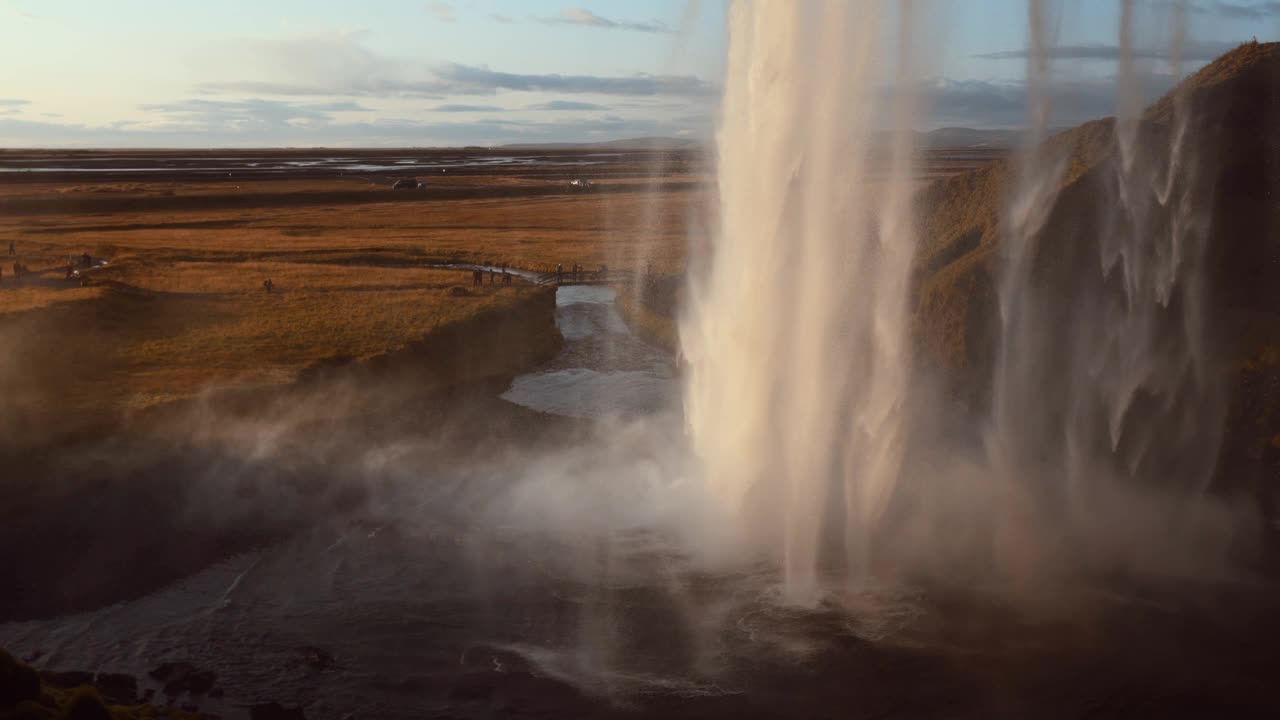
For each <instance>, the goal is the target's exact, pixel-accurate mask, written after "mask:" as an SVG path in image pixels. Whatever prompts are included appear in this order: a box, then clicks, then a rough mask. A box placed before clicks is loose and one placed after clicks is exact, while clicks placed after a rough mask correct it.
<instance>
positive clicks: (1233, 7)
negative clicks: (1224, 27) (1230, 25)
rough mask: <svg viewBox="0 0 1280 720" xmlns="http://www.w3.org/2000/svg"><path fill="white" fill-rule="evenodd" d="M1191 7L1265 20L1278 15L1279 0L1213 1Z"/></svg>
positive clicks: (1211, 12) (1226, 14)
mask: <svg viewBox="0 0 1280 720" xmlns="http://www.w3.org/2000/svg"><path fill="white" fill-rule="evenodd" d="M1192 9H1193V10H1194V11H1195V12H1197V13H1201V14H1211V15H1219V16H1221V17H1225V18H1231V19H1234V20H1266V19H1268V18H1271V17H1275V16H1277V15H1280V2H1224V1H1223V0H1215V2H1211V3H1206V4H1204V5H1195V6H1193V7H1192Z"/></svg>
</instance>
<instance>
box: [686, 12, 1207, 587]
mask: <svg viewBox="0 0 1280 720" xmlns="http://www.w3.org/2000/svg"><path fill="white" fill-rule="evenodd" d="M1027 7H1028V18H1029V23H1028V49H1027V53H1026V54H1027V69H1026V73H1027V76H1026V87H1027V95H1028V126H1027V127H1028V132H1027V133H1025V136H1024V142H1023V147H1022V148H1021V149H1020V150H1019V151H1018V152H1016V153H1015V154H1014V156H1013V158H1012V159H1011V160H1010V161H1009V164H1008V168H1007V170H1006V173H1007V175H1006V177H1008V178H1009V180H1008V181H1007V182H1006V183H1005V185H1004V199H1003V202H1002V205H1001V208H1000V220H999V225H1000V227H999V242H1000V246H999V248H998V252H999V260H1000V262H999V265H998V270H997V275H998V277H996V278H995V280H994V284H995V287H996V297H997V300H996V305H997V307H996V308H994V309H993V310H992V312H993V314H996V315H997V317H995V318H994V320H993V324H994V325H995V326H996V334H997V335H998V338H997V339H996V340H995V347H994V349H993V356H994V357H993V367H992V369H991V370H990V372H992V373H993V375H994V377H993V378H992V382H991V387H992V393H991V396H990V405H989V408H988V409H987V410H978V411H976V412H977V414H978V416H977V417H973V418H971V419H970V420H971V422H973V423H974V424H975V425H978V426H982V427H985V428H986V430H985V432H984V433H983V435H984V437H983V442H982V445H983V446H984V447H983V449H982V450H981V451H980V452H979V454H980V455H981V459H980V460H979V461H978V464H980V465H981V469H980V470H979V471H978V472H976V473H967V474H966V473H959V472H954V473H953V472H952V471H951V469H945V468H946V465H945V463H944V464H943V465H942V467H944V470H943V471H942V472H941V473H940V474H941V475H943V476H944V477H945V481H946V482H948V483H950V484H951V487H949V488H947V492H948V493H950V494H951V495H950V496H951V497H963V496H965V495H967V496H968V497H967V498H965V499H964V502H966V503H968V505H969V507H967V508H966V511H967V512H969V513H970V515H972V516H976V517H978V518H979V519H978V520H977V521H973V519H972V518H970V520H971V521H972V522H973V524H975V525H978V526H980V528H981V529H980V532H983V533H987V534H988V535H989V537H988V538H987V539H986V540H985V541H983V542H984V543H985V550H982V552H984V553H990V554H991V558H988V561H990V560H996V561H997V562H999V561H1001V560H1002V559H1003V558H1000V557H999V556H1000V555H1001V554H1002V553H1005V554H1008V553H1012V554H1015V555H1016V554H1023V555H1024V557H1022V558H1020V560H1022V561H1026V560H1028V559H1030V561H1031V562H1033V563H1036V562H1040V561H1041V560H1043V559H1045V558H1046V557H1047V555H1045V554H1044V553H1043V552H1041V551H1042V550H1047V551H1049V552H1060V551H1063V549H1064V547H1065V548H1067V550H1066V552H1071V553H1075V552H1077V551H1078V550H1079V549H1081V548H1085V547H1086V546H1087V545H1089V544H1094V545H1106V546H1107V549H1108V550H1114V549H1115V547H1116V546H1124V545H1126V544H1135V543H1136V544H1137V545H1143V546H1145V544H1144V543H1145V541H1146V540H1149V539H1150V538H1151V537H1154V536H1157V535H1160V534H1162V533H1163V534H1166V535H1167V534H1168V533H1169V532H1170V530H1172V529H1173V528H1174V527H1175V525H1174V524H1172V523H1173V522H1174V519H1175V518H1176V517H1178V515H1177V513H1174V512H1170V511H1169V507H1170V506H1169V505H1168V504H1166V505H1160V506H1159V507H1157V506H1156V505H1153V504H1151V503H1150V502H1148V501H1147V499H1146V498H1145V497H1144V498H1143V499H1142V500H1141V501H1135V500H1134V499H1133V496H1132V493H1133V492H1134V489H1135V488H1141V487H1144V486H1146V487H1150V486H1152V485H1158V486H1160V488H1161V492H1162V493H1163V497H1162V499H1161V502H1166V501H1169V500H1172V505H1178V504H1181V505H1183V506H1186V505H1188V504H1191V503H1189V502H1188V499H1191V500H1194V498H1195V496H1196V493H1199V492H1200V491H1202V490H1203V489H1204V487H1205V485H1206V483H1207V481H1208V478H1209V477H1210V475H1211V473H1212V470H1213V461H1214V458H1215V456H1216V450H1217V433H1218V432H1219V429H1220V427H1221V423H1222V418H1223V403H1222V390H1221V388H1220V387H1218V385H1217V383H1216V381H1215V380H1214V379H1213V378H1215V377H1217V375H1218V374H1215V372H1214V371H1213V370H1212V369H1211V363H1212V358H1211V356H1210V353H1209V352H1208V350H1207V348H1208V347H1209V346H1210V343H1209V339H1208V333H1207V331H1206V323H1205V319H1204V318H1205V308H1206V296H1205V289H1204V285H1205V283H1204V275H1205V273H1204V271H1203V268H1202V265H1203V262H1202V259H1203V257H1204V254H1205V247H1204V246H1205V242H1206V238H1207V235H1208V233H1207V228H1206V227H1205V225H1206V221H1207V217H1208V212H1207V208H1206V207H1205V205H1204V203H1203V202H1200V200H1199V198H1201V197H1204V196H1206V195H1207V194H1208V193H1207V192H1206V187H1205V186H1204V184H1203V182H1202V180H1203V178H1204V177H1205V173H1204V172H1202V170H1201V168H1199V167H1198V166H1197V164H1196V162H1195V158H1193V157H1192V156H1191V153H1190V150H1189V144H1188V142H1187V134H1188V133H1187V117H1186V116H1187V113H1186V112H1185V108H1183V107H1182V106H1181V104H1180V103H1175V106H1176V107H1175V111H1174V118H1173V120H1172V122H1170V123H1166V124H1163V125H1161V127H1160V128H1155V127H1148V125H1150V124H1149V123H1147V124H1144V122H1143V121H1142V119H1141V112H1142V105H1143V101H1142V98H1143V93H1142V90H1143V88H1142V86H1141V81H1142V78H1143V77H1144V75H1143V70H1144V68H1141V67H1140V66H1139V64H1138V61H1137V60H1136V58H1138V57H1140V55H1139V53H1137V52H1135V42H1136V41H1135V39H1134V36H1135V25H1136V20H1135V12H1136V11H1135V7H1134V3H1133V2H1131V1H1128V0H1126V2H1124V3H1123V5H1122V8H1121V13H1120V20H1119V28H1118V35H1119V40H1118V44H1119V47H1120V55H1121V58H1120V63H1119V68H1120V69H1119V74H1118V78H1117V81H1116V97H1117V105H1118V109H1117V114H1118V116H1119V119H1118V120H1117V121H1116V124H1115V126H1114V128H1115V129H1114V132H1113V133H1111V134H1110V135H1109V136H1108V138H1107V139H1106V140H1105V141H1103V143H1102V145H1101V146H1105V152H1109V153H1110V154H1109V155H1106V156H1105V157H1107V158H1109V159H1106V160H1104V161H1103V162H1102V164H1101V165H1100V166H1099V169H1098V171H1097V173H1096V174H1095V176H1094V178H1093V179H1091V180H1090V182H1089V183H1085V184H1076V185H1074V186H1073V185H1072V184H1071V181H1073V180H1074V179H1075V178H1074V177H1069V176H1068V174H1069V172H1071V171H1072V169H1071V164H1072V162H1073V160H1074V159H1076V158H1072V157H1071V156H1070V153H1071V152H1072V150H1071V149H1070V148H1068V147H1066V143H1063V142H1060V141H1058V142H1055V140H1054V139H1053V138H1052V137H1051V135H1052V133H1051V131H1050V128H1051V127H1052V114H1051V113H1052V109H1053V108H1052V102H1051V98H1052V97H1053V96H1054V92H1053V82H1054V78H1053V75H1052V72H1051V71H1052V67H1051V62H1050V59H1051V58H1052V57H1053V56H1054V47H1055V45H1056V37H1055V34H1056V31H1055V30H1054V29H1053V28H1055V27H1056V26H1057V24H1058V20H1059V19H1058V18H1057V13H1058V11H1059V8H1058V7H1057V6H1056V5H1054V4H1052V3H1048V2H1044V1H1042V0H1029V2H1028V5H1027ZM915 10H916V8H914V7H913V3H910V2H902V3H894V2H879V3H876V2H869V3H859V4H851V3H846V2H843V1H841V0H833V1H831V2H807V3H791V2H769V1H767V0H766V1H761V2H754V3H748V2H743V3H735V4H733V6H732V7H731V10H730V17H729V38H730V39H729V54H728V64H727V68H726V81H725V95H724V100H723V111H722V113H723V114H722V119H721V126H720V130H719V134H718V136H717V150H718V154H719V158H718V159H719V176H718V182H719V201H720V205H719V218H718V221H719V222H718V234H717V235H715V236H714V238H713V252H712V254H713V259H712V261H711V263H710V264H709V267H708V268H707V270H706V272H702V273H698V272H695V273H694V277H693V278H692V280H691V285H690V290H689V302H688V303H687V305H688V307H687V308H686V312H685V316H684V317H683V318H682V324H681V341H682V343H683V350H684V353H685V355H686V357H687V360H688V364H689V372H688V378H687V379H688V382H687V389H686V408H685V411H686V421H687V424H688V430H689V434H690V436H691V438H692V443H693V447H694V450H695V453H696V454H697V455H698V457H699V458H700V460H701V463H702V466H703V471H704V472H705V477H706V481H707V484H708V486H709V487H710V488H711V489H712V490H713V491H714V493H715V494H716V495H717V496H718V497H719V499H720V501H721V503H722V505H723V507H724V508H726V509H727V510H728V512H729V513H731V514H732V516H733V517H734V518H736V520H737V522H738V524H739V528H738V529H739V532H741V533H742V535H743V537H745V538H746V540H747V542H746V544H747V545H752V544H754V546H755V547H756V548H757V549H758V550H763V551H764V553H765V554H766V555H772V556H773V557H774V559H775V560H776V561H778V562H779V563H780V565H781V566H782V567H783V568H784V577H785V581H784V582H785V587H786V593H787V595H788V597H789V598H790V599H791V600H792V601H794V602H798V603H801V604H804V603H811V602H813V601H815V599H816V598H817V597H818V596H819V595H820V594H821V593H822V592H823V591H824V590H825V589H827V588H828V587H829V586H830V585H831V584H832V581H837V582H846V583H847V582H848V581H854V582H857V581H860V580H863V579H866V578H867V577H868V576H869V574H870V573H871V572H872V570H873V567H872V562H871V558H872V556H873V553H874V554H875V555H876V556H877V557H878V556H879V554H880V553H879V548H877V545H884V544H886V543H890V542H892V541H891V540H889V537H890V535H891V534H890V533H887V532H886V531H885V527H884V526H885V525H886V524H887V522H888V521H887V520H886V515H885V513H886V508H887V507H888V506H889V503H890V500H891V499H893V498H894V497H895V494H896V493H902V492H904V491H906V487H905V486H904V483H907V482H908V481H909V480H910V478H906V477H904V452H905V450H904V449H905V448H906V447H907V440H908V436H909V435H910V433H912V432H913V422H914V421H915V420H917V419H918V418H913V417H911V415H912V413H910V412H908V407H913V405H912V403H910V402H908V398H909V397H910V395H911V392H912V389H913V387H914V384H915V382H916V379H915V378H913V375H912V370H911V366H912V358H911V349H910V343H911V335H910V324H911V313H910V308H911V302H912V300H911V299H910V298H909V293H910V280H911V273H912V270H913V260H914V252H915V248H916V245H917V240H918V238H917V237H916V236H915V232H914V230H913V212H914V209H913V207H912V193H913V188H912V185H911V182H912V176H911V172H912V167H911V164H912V157H913V152H914V151H915V148H914V147H913V142H914V135H913V133H912V132H911V131H912V130H913V129H914V128H917V127H920V126H921V125H923V124H925V122H927V116H926V114H925V112H924V108H923V107H922V106H921V103H920V99H919V98H917V97H916V94H915V93H914V92H912V91H911V90H910V88H913V87H918V85H919V83H918V80H919V77H918V76H917V75H916V73H917V69H916V67H915V66H916V64H917V62H916V57H915V55H916V53H915V50H914V49H913V47H912V40H913V35H914V34H915V33H914V31H915V30H916V29H917V28H916V25H917V24H918V23H917V22H916V20H917V18H915V17H914V11H915ZM1147 10H1150V8H1147ZM1153 12H1157V13H1158V14H1159V13H1168V14H1170V15H1171V17H1172V23H1171V25H1170V27H1171V31H1170V33H1169V47H1170V50H1169V53H1168V55H1169V57H1170V58H1171V60H1170V66H1169V68H1168V71H1170V72H1172V73H1173V74H1174V76H1175V77H1176V76H1178V75H1179V74H1180V73H1181V60H1180V57H1181V48H1182V45H1183V43H1184V34H1185V33H1184V30H1183V24H1184V20H1185V14H1186V8H1185V3H1184V4H1176V5H1174V6H1172V7H1171V8H1170V9H1163V10H1158V11H1153ZM886 46H887V47H886ZM1147 54H1148V55H1149V53H1147ZM885 87H892V88H896V89H897V90H898V91H897V92H894V93H891V94H886V92H885V90H884V88H885ZM886 97H888V98H889V99H888V101H887V102H886ZM1091 192H1093V193H1101V196H1099V195H1089V193H1091ZM983 414H985V415H986V416H985V417H982V415H983ZM958 465H959V463H952V466H953V468H952V469H954V467H958ZM935 482H936V481H935ZM966 482H968V483H971V484H972V488H971V490H972V491H968V490H966V489H965V486H964V483H966ZM920 487H925V486H924V485H922V486H918V487H916V488H914V491H915V492H917V493H918V492H920ZM957 487H959V488H960V489H959V490H957V489H956V488H957ZM1179 493H1180V494H1179ZM945 504H946V502H942V501H937V500H933V501H931V502H930V501H926V502H924V503H917V505H918V506H919V507H918V508H917V510H916V512H917V513H928V512H930V511H931V508H932V509H937V508H939V507H940V506H942V505H945ZM945 510H946V511H947V512H952V511H953V508H946V509H945ZM929 521H930V518H927V517H926V518H923V520H921V519H919V518H917V519H915V522H917V523H918V524H919V523H923V524H926V525H927V524H929ZM935 524H936V523H935ZM1117 528H1120V530H1119V531H1117ZM1130 531H1131V532H1130ZM1126 533H1127V534H1126ZM930 539H931V541H932V542H934V543H938V544H945V543H948V542H954V541H955V540H954V538H948V537H946V536H945V535H944V534H942V533H933V534H932V535H931V538H930ZM1002 545H1003V547H1001V546H1002ZM1030 548H1036V549H1035V550H1029V549H1030Z"/></svg>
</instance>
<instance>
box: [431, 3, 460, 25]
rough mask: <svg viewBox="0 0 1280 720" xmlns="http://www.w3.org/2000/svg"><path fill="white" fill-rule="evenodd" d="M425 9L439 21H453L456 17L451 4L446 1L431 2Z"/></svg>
mask: <svg viewBox="0 0 1280 720" xmlns="http://www.w3.org/2000/svg"><path fill="white" fill-rule="evenodd" d="M427 9H428V10H430V11H431V14H432V15H435V16H436V19H437V20H439V21H440V22H450V23H451V22H454V21H455V20H457V19H458V18H457V17H455V16H454V14H453V5H452V4H450V3H447V2H433V3H429V4H428V5H427Z"/></svg>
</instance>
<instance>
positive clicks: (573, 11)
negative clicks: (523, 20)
mask: <svg viewBox="0 0 1280 720" xmlns="http://www.w3.org/2000/svg"><path fill="white" fill-rule="evenodd" d="M534 19H535V20H537V21H538V22H540V23H545V24H547V25H579V26H582V27H593V28H605V29H609V30H632V31H635V32H646V33H672V32H675V30H674V29H673V28H672V27H671V26H670V25H667V24H666V23H664V22H662V21H660V20H648V21H636V20H610V19H609V18H606V17H602V16H600V15H597V14H595V13H593V12H591V11H590V10H587V9H585V8H565V9H563V10H561V11H560V14H559V15H556V16H554V17H540V18H534Z"/></svg>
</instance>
